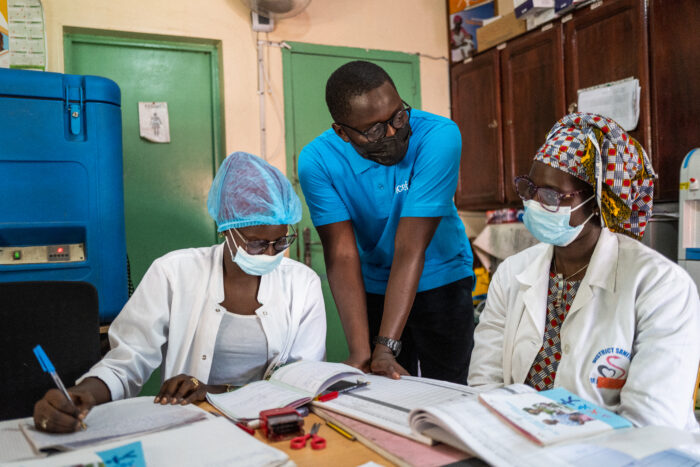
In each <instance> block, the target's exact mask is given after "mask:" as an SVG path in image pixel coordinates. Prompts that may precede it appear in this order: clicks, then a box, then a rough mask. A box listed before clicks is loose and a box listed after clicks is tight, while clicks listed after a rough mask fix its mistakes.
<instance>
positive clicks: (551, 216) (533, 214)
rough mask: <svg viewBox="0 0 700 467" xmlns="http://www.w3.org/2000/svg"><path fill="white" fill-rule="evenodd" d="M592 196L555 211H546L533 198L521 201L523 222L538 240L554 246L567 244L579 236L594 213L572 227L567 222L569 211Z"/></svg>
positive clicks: (572, 210) (569, 215) (569, 216)
mask: <svg viewBox="0 0 700 467" xmlns="http://www.w3.org/2000/svg"><path fill="white" fill-rule="evenodd" d="M593 198H595V195H593V196H591V197H590V198H588V199H587V200H585V201H583V202H582V203H581V204H579V205H578V206H576V207H575V208H571V206H559V210H558V211H557V212H551V211H547V210H546V209H545V208H543V207H542V205H541V204H540V203H539V201H535V200H534V199H529V200H527V201H523V206H524V207H525V214H524V215H523V222H524V223H525V227H527V230H529V231H530V233H531V234H532V236H533V237H535V238H536V239H537V240H539V241H540V242H542V243H549V244H551V245H556V246H567V245H568V244H570V243H571V242H573V241H574V240H575V239H576V237H578V236H579V234H580V233H581V231H582V230H583V226H584V225H586V223H587V222H588V221H589V220H591V217H593V215H594V213H591V215H590V216H588V218H587V219H586V220H585V221H584V222H583V223H582V224H580V225H577V226H575V227H573V226H571V225H570V224H569V220H570V219H571V213H572V212H574V211H575V210H577V209H578V208H580V207H581V206H583V205H584V204H586V203H587V202H589V201H590V200H592V199H593Z"/></svg>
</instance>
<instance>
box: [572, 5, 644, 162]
mask: <svg viewBox="0 0 700 467" xmlns="http://www.w3.org/2000/svg"><path fill="white" fill-rule="evenodd" d="M646 31H647V26H646V19H645V9H644V2H643V1H640V0H617V1H614V2H610V1H608V2H605V3H603V4H602V5H601V6H599V7H597V8H595V9H590V8H586V9H583V10H580V11H578V12H576V14H575V15H573V18H572V19H571V21H568V22H567V23H565V24H564V32H565V41H566V49H565V52H564V56H565V57H566V63H567V65H566V98H567V102H569V104H570V105H571V104H572V103H575V102H576V101H577V100H578V95H577V91H578V90H579V89H582V88H588V87H591V86H595V85H598V84H604V83H609V82H611V81H618V80H621V79H624V78H637V79H638V80H639V85H640V86H641V88H642V95H641V98H640V113H639V123H638V124H637V128H636V129H635V130H633V131H631V132H630V135H631V136H632V137H633V138H635V139H636V140H637V141H639V143H640V144H641V145H642V146H643V147H644V149H646V150H647V152H650V150H651V134H650V132H649V123H650V116H649V65H648V63H649V62H648V58H647V56H648V54H649V52H648V48H647V33H646ZM571 108H573V106H571ZM652 165H653V164H652Z"/></svg>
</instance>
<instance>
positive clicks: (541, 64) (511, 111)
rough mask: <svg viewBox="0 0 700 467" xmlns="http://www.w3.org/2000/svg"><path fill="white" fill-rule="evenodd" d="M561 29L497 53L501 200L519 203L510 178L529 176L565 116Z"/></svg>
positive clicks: (522, 40) (525, 39)
mask: <svg viewBox="0 0 700 467" xmlns="http://www.w3.org/2000/svg"><path fill="white" fill-rule="evenodd" d="M562 58H563V52H562V34H561V25H560V24H557V25H555V27H553V28H551V29H548V30H546V31H537V32H534V33H533V34H528V35H526V36H523V37H520V38H518V39H516V40H514V41H512V42H510V43H508V44H507V46H506V48H505V49H503V51H502V52H501V80H502V81H501V82H502V86H501V87H502V89H503V99H502V102H501V105H502V107H503V132H502V133H503V160H504V164H505V171H504V175H505V199H506V202H507V203H519V202H520V198H519V197H518V195H517V194H516V193H515V189H514V188H513V178H515V177H516V176H517V175H523V174H527V173H529V172H530V166H531V165H532V158H533V157H534V156H535V152H537V150H538V149H539V148H540V146H542V143H543V142H544V136H545V135H546V134H547V131H549V129H550V128H551V127H552V125H553V124H554V122H556V121H557V120H558V119H559V118H561V116H562V115H564V113H565V109H566V105H565V100H564V63H563V60H562Z"/></svg>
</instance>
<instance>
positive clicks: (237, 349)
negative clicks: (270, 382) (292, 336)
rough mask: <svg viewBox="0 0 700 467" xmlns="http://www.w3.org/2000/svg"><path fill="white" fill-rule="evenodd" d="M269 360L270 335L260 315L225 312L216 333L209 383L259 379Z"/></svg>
mask: <svg viewBox="0 0 700 467" xmlns="http://www.w3.org/2000/svg"><path fill="white" fill-rule="evenodd" d="M267 364H268V363H267V337H265V332H264V331H263V328H262V324H261V323H260V318H258V316H257V315H239V314H236V313H230V312H228V311H227V312H226V313H224V316H223V318H222V319H221V325H220V326H219V332H218V333H217V335H216V345H214V361H213V362H212V363H211V372H210V373H209V384H232V385H234V386H243V385H244V384H248V383H250V382H253V381H258V380H260V379H262V377H263V375H264V374H265V368H267Z"/></svg>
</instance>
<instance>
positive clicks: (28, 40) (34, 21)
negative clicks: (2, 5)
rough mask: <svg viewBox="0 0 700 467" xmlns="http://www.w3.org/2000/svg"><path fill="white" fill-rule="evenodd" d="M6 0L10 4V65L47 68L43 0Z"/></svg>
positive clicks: (0, 0)
mask: <svg viewBox="0 0 700 467" xmlns="http://www.w3.org/2000/svg"><path fill="white" fill-rule="evenodd" d="M2 1H3V0H0V2H2ZM5 1H7V3H8V6H9V8H8V12H9V16H8V18H9V29H10V43H11V51H10V66H11V67H12V68H29V69H34V70H45V69H46V35H45V33H44V10H43V8H42V6H41V0H5Z"/></svg>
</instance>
